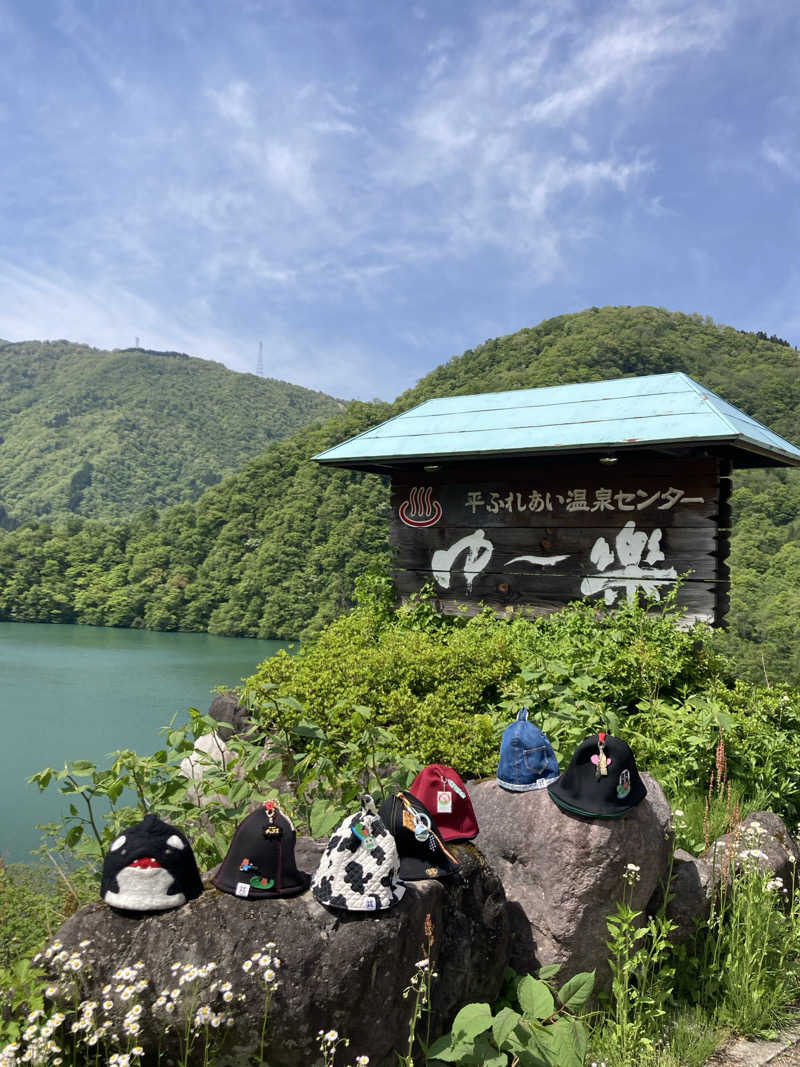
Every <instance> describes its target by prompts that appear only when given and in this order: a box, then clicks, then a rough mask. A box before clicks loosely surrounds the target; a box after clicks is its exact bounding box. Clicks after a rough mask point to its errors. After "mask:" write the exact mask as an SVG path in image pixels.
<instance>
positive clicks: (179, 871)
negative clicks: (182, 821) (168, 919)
mask: <svg viewBox="0 0 800 1067" xmlns="http://www.w3.org/2000/svg"><path fill="white" fill-rule="evenodd" d="M202 892H203V883H202V880H201V878H200V872H199V871H198V869H197V860H196V859H195V858H194V852H192V846H191V845H190V844H189V839H188V838H187V837H186V835H185V834H184V833H183V831H182V830H179V829H178V827H177V826H172V825H170V823H168V822H164V820H163V819H159V817H158V816H157V815H155V814H153V813H151V814H150V815H145V817H144V818H143V819H142V821H141V822H137V823H135V824H134V825H133V826H129V827H128V828H127V829H126V830H123V831H122V833H121V834H119V836H118V837H116V838H115V839H114V840H113V841H112V842H111V846H110V848H109V850H108V852H107V853H106V856H105V859H104V860H103V875H102V879H101V882H100V896H101V897H102V898H103V900H104V901H105V902H106V904H110V905H111V906H112V907H113V908H119V909H121V910H123V911H133V912H148V911H164V910H166V909H168V908H179V907H180V906H181V904H185V903H186V902H187V901H189V900H194V899H195V898H196V897H199V896H200V894H201V893H202Z"/></svg>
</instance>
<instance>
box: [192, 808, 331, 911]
mask: <svg viewBox="0 0 800 1067" xmlns="http://www.w3.org/2000/svg"><path fill="white" fill-rule="evenodd" d="M296 840H297V834H296V833H295V829H294V826H293V825H292V821H291V819H289V818H288V817H287V816H286V815H284V814H283V812H282V811H281V809H280V808H279V807H278V805H277V803H276V802H275V801H274V800H265V801H264V803H263V804H260V805H259V806H258V807H257V808H256V810H255V811H253V812H251V813H250V814H249V815H248V816H247V818H246V819H243V820H242V822H240V823H239V825H238V827H237V828H236V833H235V834H234V835H233V840H232V841H231V844H230V848H229V849H228V854H227V856H226V857H225V859H224V860H223V861H222V863H221V864H220V868H219V870H218V871H217V873H216V874H215V875H214V878H213V882H214V885H215V886H216V887H217V889H221V890H222V891H223V893H232V894H233V896H235V897H247V898H248V899H250V900H260V899H263V898H266V897H293V896H296V895H297V894H298V893H303V892H305V890H306V889H308V887H309V885H310V883H311V875H309V874H306V873H305V872H304V871H299V870H298V869H297V863H296V861H295V858H294V847H295V841H296Z"/></svg>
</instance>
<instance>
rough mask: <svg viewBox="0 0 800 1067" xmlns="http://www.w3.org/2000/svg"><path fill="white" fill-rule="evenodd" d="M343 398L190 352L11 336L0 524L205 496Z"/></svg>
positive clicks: (128, 511) (0, 450) (2, 382)
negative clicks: (239, 371) (102, 346)
mask: <svg viewBox="0 0 800 1067" xmlns="http://www.w3.org/2000/svg"><path fill="white" fill-rule="evenodd" d="M341 408H342V404H341V403H340V402H339V401H337V400H335V399H334V398H333V397H329V396H325V395H324V394H323V393H318V392H314V391H312V390H310V389H302V388H300V387H299V386H296V385H289V384H288V383H287V382H279V381H276V380H275V379H271V378H260V377H256V376H255V375H252V374H237V373H235V372H234V371H230V370H228V369H227V368H226V367H223V366H222V364H220V363H212V362H211V361H210V360H205V359H194V358H190V357H189V356H186V355H182V354H180V353H178V352H147V351H144V350H142V349H130V350H126V351H114V352H104V351H101V350H98V349H94V348H89V347H88V346H86V345H76V344H70V343H68V342H67V341H48V342H38V341H27V342H22V343H20V344H8V343H5V344H0V526H6V527H9V526H13V525H15V524H17V523H19V522H21V521H23V520H25V519H30V518H36V517H39V516H45V515H46V516H63V515H64V514H75V515H82V516H84V517H87V518H95V519H105V520H107V521H110V522H116V521H118V520H119V519H122V518H131V517H132V516H134V515H135V514H136V513H138V512H139V511H141V510H142V509H143V508H145V507H156V508H164V507H168V506H169V505H171V504H177V503H181V502H183V501H189V500H196V499H197V497H198V496H200V494H201V493H202V492H204V490H206V489H207V488H208V487H209V486H210V485H214V484H215V483H216V482H219V481H220V480H221V478H223V477H224V476H226V475H228V474H232V473H233V472H234V471H236V470H239V469H240V468H241V467H242V466H243V465H244V464H245V463H246V462H247V460H248V459H251V458H252V457H253V456H257V455H259V453H261V452H263V450H264V449H265V448H266V447H267V445H268V444H269V443H270V442H271V441H275V440H279V439H280V438H283V437H286V436H288V435H289V434H291V433H293V432H294V431H296V430H298V429H299V428H300V427H301V426H304V425H306V424H307V423H309V422H311V421H313V420H315V419H319V418H323V417H326V416H328V415H332V414H334V413H335V412H336V411H337V410H340V409H341Z"/></svg>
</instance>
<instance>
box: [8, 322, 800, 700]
mask: <svg viewBox="0 0 800 1067" xmlns="http://www.w3.org/2000/svg"><path fill="white" fill-rule="evenodd" d="M798 360H800V355H799V354H798V352H797V350H796V349H794V348H791V347H790V346H789V345H787V344H786V342H784V341H781V340H780V339H778V338H768V337H767V336H766V334H752V333H743V332H740V331H737V330H734V329H732V328H730V327H725V326H717V325H716V324H714V323H713V322H712V321H711V320H710V319H708V318H703V317H702V316H699V315H684V314H680V313H675V312H668V311H665V310H663V309H658V308H649V307H643V308H600V309H590V310H588V311H584V312H580V313H579V314H575V315H562V316H559V317H558V318H555V319H549V320H547V321H545V322H543V323H541V324H540V325H539V326H536V327H533V328H530V329H525V330H521V331H519V332H518V333H515V334H511V335H509V336H507V337H502V338H498V339H496V340H492V341H487V342H486V343H485V344H482V345H480V346H479V347H477V348H476V349H474V350H471V351H468V352H465V353H464V354H463V355H462V356H458V357H454V358H453V359H451V360H450V361H449V362H447V363H445V364H443V365H442V366H440V367H438V368H437V369H436V370H434V371H433V372H432V373H431V374H430V375H428V376H427V377H426V378H424V379H422V381H420V382H419V384H418V385H417V386H416V387H415V388H414V389H412V390H410V391H409V392H407V393H405V394H403V396H401V397H400V398H399V399H398V400H397V401H396V402H395V404H393V405H381V404H372V405H365V404H355V405H352V406H351V407H350V408H349V409H348V411H347V412H346V413H345V414H343V415H341V416H339V417H336V418H334V419H332V420H330V421H328V422H326V423H325V424H324V425H323V426H322V427H319V428H315V429H312V430H303V431H300V432H299V433H298V434H296V435H294V436H293V437H291V438H290V439H288V440H286V441H284V442H279V443H277V444H274V445H272V446H271V447H270V448H269V449H267V451H266V452H265V453H264V454H263V455H262V456H260V457H259V458H258V459H257V460H254V461H253V462H251V463H250V464H248V465H247V466H246V467H245V468H244V469H243V470H242V471H241V472H240V473H239V474H237V475H235V476H233V477H231V478H229V479H227V480H226V481H224V482H222V483H221V484H219V485H217V486H214V487H213V488H212V489H210V490H209V491H208V492H206V493H205V494H203V496H202V497H200V499H199V500H198V501H197V502H196V503H194V504H186V505H183V506H181V507H178V508H172V509H169V510H167V511H165V512H164V513H163V514H162V515H160V516H159V515H158V514H156V512H155V511H151V512H149V513H148V514H146V515H144V516H142V517H140V518H139V519H138V520H137V521H136V522H132V523H126V524H122V525H118V526H116V527H113V528H112V527H109V526H105V525H101V524H99V523H94V522H92V523H85V522H82V521H81V520H80V519H77V518H74V519H71V520H69V522H68V523H66V524H65V523H52V524H51V523H38V524H31V525H29V526H27V527H25V528H23V529H20V530H16V531H13V532H9V533H6V534H5V535H0V618H3V619H27V620H48V619H50V620H53V621H59V620H63V621H79V622H87V623H96V624H101V625H118V626H131V625H133V626H146V627H152V628H156V629H160V628H165V629H172V628H179V629H187V630H206V629H209V630H211V631H213V632H217V633H230V634H242V635H250V636H260V637H298V636H303V635H304V634H307V633H309V632H311V631H314V630H316V629H318V628H319V627H320V626H321V625H322V624H323V623H324V622H326V621H328V620H329V619H331V618H332V617H333V616H334V615H336V614H337V613H339V612H341V611H342V610H344V609H345V608H346V607H347V606H348V605H349V604H350V602H351V598H352V591H353V583H354V580H355V578H356V576H357V575H358V574H359V573H361V572H362V571H363V570H365V569H366V568H367V567H368V566H370V565H373V564H374V565H380V564H381V563H385V561H386V559H387V556H386V535H387V527H388V494H387V492H386V487H385V485H384V484H383V483H382V482H381V481H380V479H378V478H376V477H375V476H371V475H359V474H355V473H349V472H346V471H332V470H327V469H321V468H319V466H318V465H317V464H315V463H314V462H313V461H312V459H311V457H312V456H313V455H314V454H315V453H316V452H319V451H321V450H322V449H324V448H326V447H327V446H329V445H331V444H333V443H336V442H338V441H341V440H343V439H345V438H347V437H350V436H353V435H354V434H356V433H360V432H361V431H362V430H363V429H365V428H367V427H368V426H370V425H374V424H375V423H377V422H379V421H381V420H383V419H386V418H388V417H390V416H391V415H392V414H396V413H398V412H399V411H401V410H405V409H406V408H408V407H411V406H413V405H414V404H417V403H419V402H420V401H422V400H424V399H427V398H428V397H432V396H443V395H448V394H453V393H472V392H483V391H492V390H500V389H509V388H525V387H531V386H540V385H550V384H555V383H559V382H574V381H586V380H597V379H604V378H613V377H620V376H625V375H634V374H652V373H662V372H665V371H670V370H682V371H685V372H687V373H688V374H690V375H691V376H692V377H694V378H696V379H697V380H698V381H700V382H702V383H703V384H705V385H707V386H708V387H709V388H711V389H713V390H714V391H715V392H718V393H719V394H720V395H721V396H723V397H724V398H725V399H726V400H729V401H730V402H732V403H733V404H736V405H737V406H738V407H740V408H742V410H744V411H746V412H748V413H750V414H752V415H753V416H754V417H755V418H757V419H759V420H760V421H761V422H763V423H765V424H766V425H768V426H770V427H771V428H772V429H774V430H776V431H777V432H778V433H780V434H782V435H783V436H784V437H786V438H788V439H789V440H790V441H794V442H795V443H800V381H799V380H798V369H799V364H798ZM735 486H736V489H735V492H734V499H733V504H734V515H735V531H734V537H733V547H732V558H733V568H732V581H733V590H732V608H731V614H730V616H729V618H730V623H731V632H730V633H729V634H728V635H724V636H723V638H722V640H723V642H724V643H725V644H726V646H727V649H728V651H731V652H733V653H734V654H735V656H736V659H737V663H738V664H739V666H740V668H741V670H742V672H743V673H752V674H758V675H760V676H761V677H763V672H764V671H765V670H766V672H767V676H768V678H769V679H770V681H772V680H777V679H779V678H781V677H785V678H789V677H791V678H793V679H794V680H798V678H800V651H798V649H799V648H800V472H795V471H782V470H779V471H752V472H743V473H741V474H737V476H736V481H735Z"/></svg>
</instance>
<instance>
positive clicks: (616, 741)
mask: <svg viewBox="0 0 800 1067" xmlns="http://www.w3.org/2000/svg"><path fill="white" fill-rule="evenodd" d="M547 789H548V792H549V793H550V796H551V797H552V799H553V800H554V801H555V802H556V804H558V806H559V807H560V808H563V809H564V810H565V811H571V812H574V813H575V814H576V815H586V816H588V817H589V818H593V819H615V818H619V817H620V816H621V815H624V814H625V813H626V812H628V811H630V809H631V808H633V807H635V806H636V805H637V804H638V803H640V801H642V800H644V798H645V797H646V796H647V789H646V788H645V785H644V782H643V781H642V779H641V778H640V777H639V771H638V770H637V769H636V760H635V759H634V756H633V752H631V749H630V746H629V745H628V744H627V743H626V742H625V741H623V740H622V738H620V737H612V735H611V734H607V733H603V732H601V733H597V734H593V735H592V736H591V737H587V738H586V740H585V741H581V743H580V744H579V745H578V747H577V748H576V749H575V752H574V754H573V756H572V759H571V760H570V764H569V766H568V767H567V769H566V770H565V771H564V773H563V774H562V775H561V777H560V778H559V779H558V780H557V781H555V782H554V783H553V784H552V785H550V786H548V787H547Z"/></svg>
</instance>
